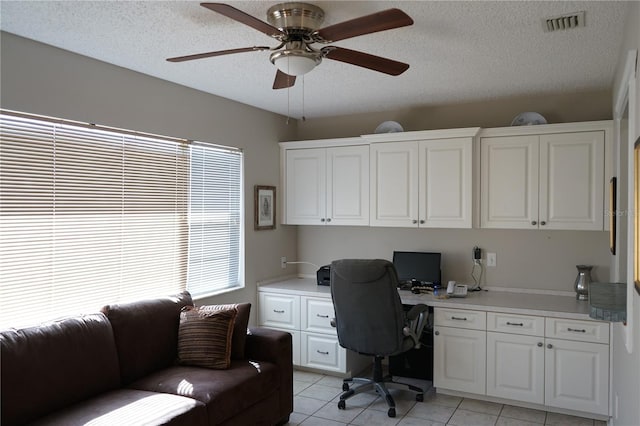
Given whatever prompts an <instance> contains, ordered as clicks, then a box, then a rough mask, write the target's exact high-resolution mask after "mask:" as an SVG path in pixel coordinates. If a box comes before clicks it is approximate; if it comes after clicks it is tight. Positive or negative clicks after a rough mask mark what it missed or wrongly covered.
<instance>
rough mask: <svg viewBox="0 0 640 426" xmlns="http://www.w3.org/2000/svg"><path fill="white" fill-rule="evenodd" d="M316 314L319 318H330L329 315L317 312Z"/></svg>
mask: <svg viewBox="0 0 640 426" xmlns="http://www.w3.org/2000/svg"><path fill="white" fill-rule="evenodd" d="M316 316H317V317H318V318H329V315H320V314H316Z"/></svg>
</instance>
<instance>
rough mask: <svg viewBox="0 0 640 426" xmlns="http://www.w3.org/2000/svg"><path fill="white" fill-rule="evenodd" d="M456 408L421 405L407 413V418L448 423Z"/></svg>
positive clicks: (415, 406)
mask: <svg viewBox="0 0 640 426" xmlns="http://www.w3.org/2000/svg"><path fill="white" fill-rule="evenodd" d="M454 411H456V409H455V407H445V406H444V405H436V404H428V403H420V404H416V405H414V406H413V408H412V409H411V410H409V412H408V413H407V417H415V418H417V419H424V420H432V421H436V422H440V423H447V422H448V421H449V419H450V418H451V415H452V414H453V412H454Z"/></svg>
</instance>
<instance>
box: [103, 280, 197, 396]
mask: <svg viewBox="0 0 640 426" xmlns="http://www.w3.org/2000/svg"><path fill="white" fill-rule="evenodd" d="M187 305H193V300H192V299H191V295H190V294H189V293H188V292H186V291H185V292H183V293H180V294H177V295H175V296H169V297H163V298H158V299H153V300H143V301H140V302H133V303H122V304H116V305H108V306H105V307H104V308H102V311H103V312H104V313H105V315H106V316H107V318H109V321H110V322H111V326H112V327H113V335H114V338H115V342H116V348H117V350H118V358H119V360H120V375H121V377H122V382H123V384H127V383H131V382H132V381H134V380H136V379H139V378H140V377H144V376H145V375H147V374H149V373H151V372H154V371H157V370H160V369H162V368H166V367H168V366H170V365H172V364H174V363H175V361H176V358H177V356H178V325H179V323H180V310H181V309H182V308H183V307H184V306H187Z"/></svg>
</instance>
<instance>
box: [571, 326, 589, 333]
mask: <svg viewBox="0 0 640 426" xmlns="http://www.w3.org/2000/svg"><path fill="white" fill-rule="evenodd" d="M567 330H568V331H573V332H574V333H586V332H587V330H585V329H584V328H582V329H580V328H571V327H568V328H567Z"/></svg>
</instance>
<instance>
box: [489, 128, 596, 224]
mask: <svg viewBox="0 0 640 426" xmlns="http://www.w3.org/2000/svg"><path fill="white" fill-rule="evenodd" d="M575 127H576V128H577V129H579V125H576V126H575ZM501 130H502V129H501ZM534 130H535V129H526V132H528V133H531V132H533V131H534ZM512 132H513V131H512ZM486 133H487V134H491V131H490V130H489V131H487V132H486ZM480 157H481V158H480V172H481V177H480V180H481V191H480V224H481V227H483V228H518V229H569V230H602V229H603V226H604V214H603V212H604V183H605V182H604V165H605V161H604V157H605V131H604V130H593V131H565V132H562V133H560V132H558V133H542V134H523V135H508V134H507V135H497V136H493V135H491V136H486V135H485V136H482V137H481V139H480Z"/></svg>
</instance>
